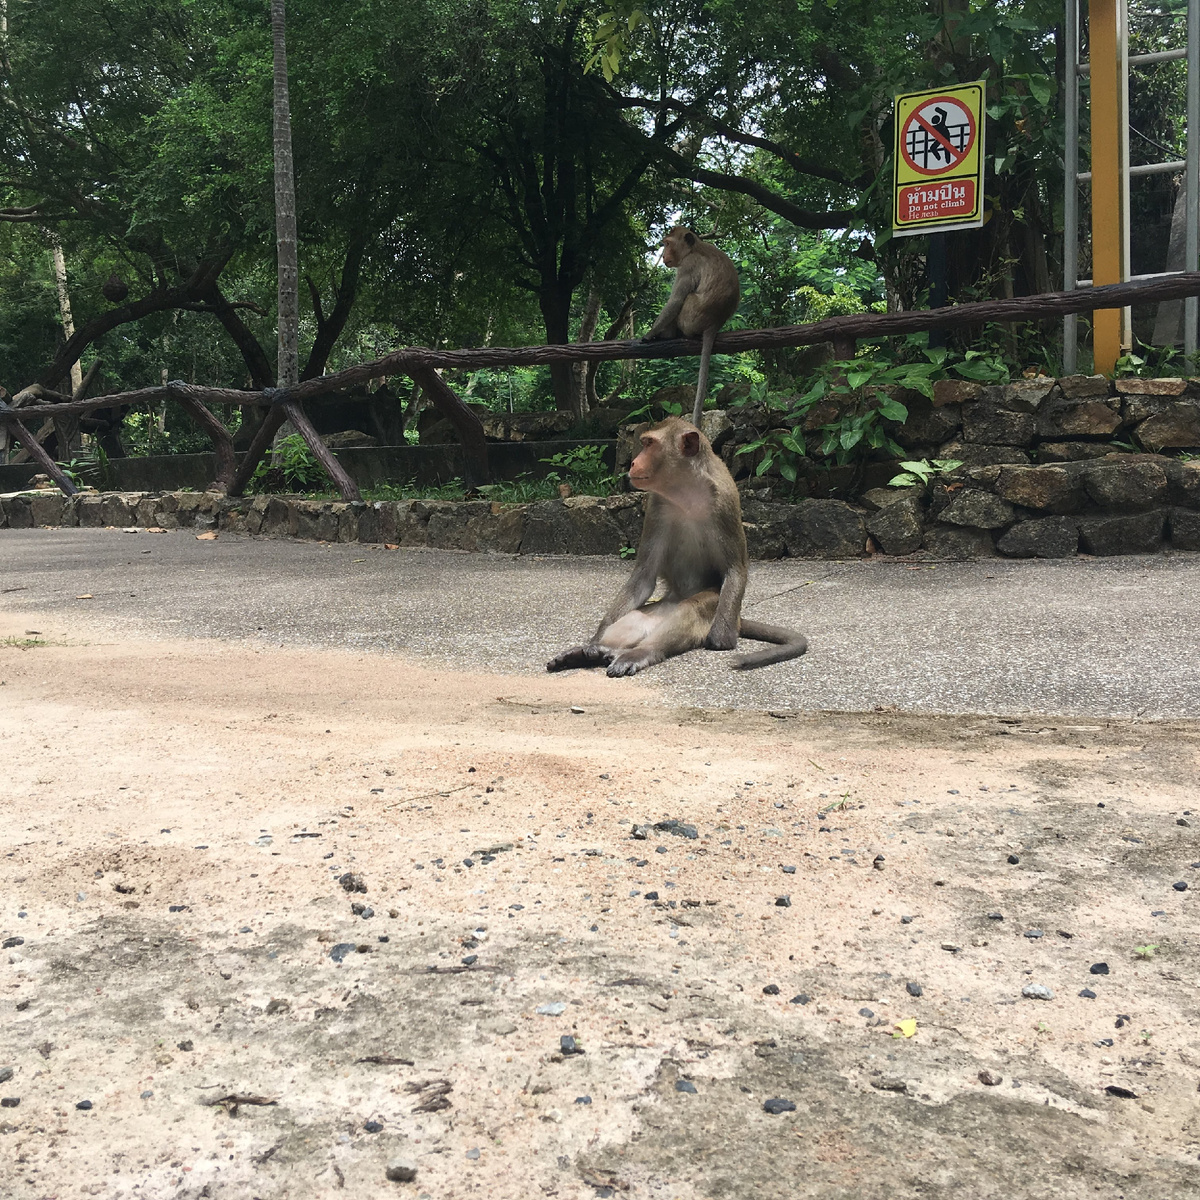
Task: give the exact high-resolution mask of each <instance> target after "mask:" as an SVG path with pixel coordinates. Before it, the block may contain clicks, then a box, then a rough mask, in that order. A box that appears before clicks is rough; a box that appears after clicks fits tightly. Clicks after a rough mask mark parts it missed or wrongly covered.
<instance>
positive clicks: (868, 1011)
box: [858, 1008, 875, 1017]
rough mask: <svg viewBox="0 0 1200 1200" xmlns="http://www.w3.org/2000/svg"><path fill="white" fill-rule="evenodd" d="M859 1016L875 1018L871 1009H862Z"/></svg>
mask: <svg viewBox="0 0 1200 1200" xmlns="http://www.w3.org/2000/svg"><path fill="white" fill-rule="evenodd" d="M858 1015H859V1016H860V1017H873V1016H874V1015H875V1013H874V1012H873V1011H872V1010H871V1009H869V1008H860V1009H859V1010H858Z"/></svg>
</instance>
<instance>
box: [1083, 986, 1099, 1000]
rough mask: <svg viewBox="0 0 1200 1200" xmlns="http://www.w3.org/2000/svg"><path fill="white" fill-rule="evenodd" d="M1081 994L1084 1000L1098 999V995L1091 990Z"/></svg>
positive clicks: (1087, 989)
mask: <svg viewBox="0 0 1200 1200" xmlns="http://www.w3.org/2000/svg"><path fill="white" fill-rule="evenodd" d="M1079 994H1080V996H1082V997H1083V999H1084V1000H1095V998H1096V993H1095V992H1093V991H1092V989H1091V988H1084V989H1083V991H1081V992H1080V993H1079Z"/></svg>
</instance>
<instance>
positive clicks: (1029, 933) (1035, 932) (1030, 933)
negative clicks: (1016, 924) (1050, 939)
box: [1025, 929, 1046, 938]
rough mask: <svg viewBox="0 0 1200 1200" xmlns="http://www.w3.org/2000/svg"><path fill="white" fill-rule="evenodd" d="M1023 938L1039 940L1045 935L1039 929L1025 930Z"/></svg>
mask: <svg viewBox="0 0 1200 1200" xmlns="http://www.w3.org/2000/svg"><path fill="white" fill-rule="evenodd" d="M1025 936H1026V937H1027V938H1040V937H1045V936H1046V935H1045V934H1044V933H1043V932H1042V931H1041V930H1040V929H1027V930H1025Z"/></svg>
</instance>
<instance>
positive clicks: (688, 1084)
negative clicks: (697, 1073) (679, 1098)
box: [675, 1079, 699, 1096]
mask: <svg viewBox="0 0 1200 1200" xmlns="http://www.w3.org/2000/svg"><path fill="white" fill-rule="evenodd" d="M675 1090H676V1091H677V1092H687V1094H688V1095H689V1096H696V1095H699V1093H698V1092H697V1091H696V1085H695V1084H694V1083H693V1082H692V1081H691V1080H690V1079H677V1080H675Z"/></svg>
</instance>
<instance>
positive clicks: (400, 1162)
mask: <svg viewBox="0 0 1200 1200" xmlns="http://www.w3.org/2000/svg"><path fill="white" fill-rule="evenodd" d="M416 1177H417V1164H416V1163H415V1162H413V1161H412V1159H409V1158H393V1159H392V1160H391V1161H390V1162H389V1163H388V1165H387V1178H388V1179H390V1180H391V1181H392V1182H393V1183H412V1181H413V1180H414V1179H416Z"/></svg>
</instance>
